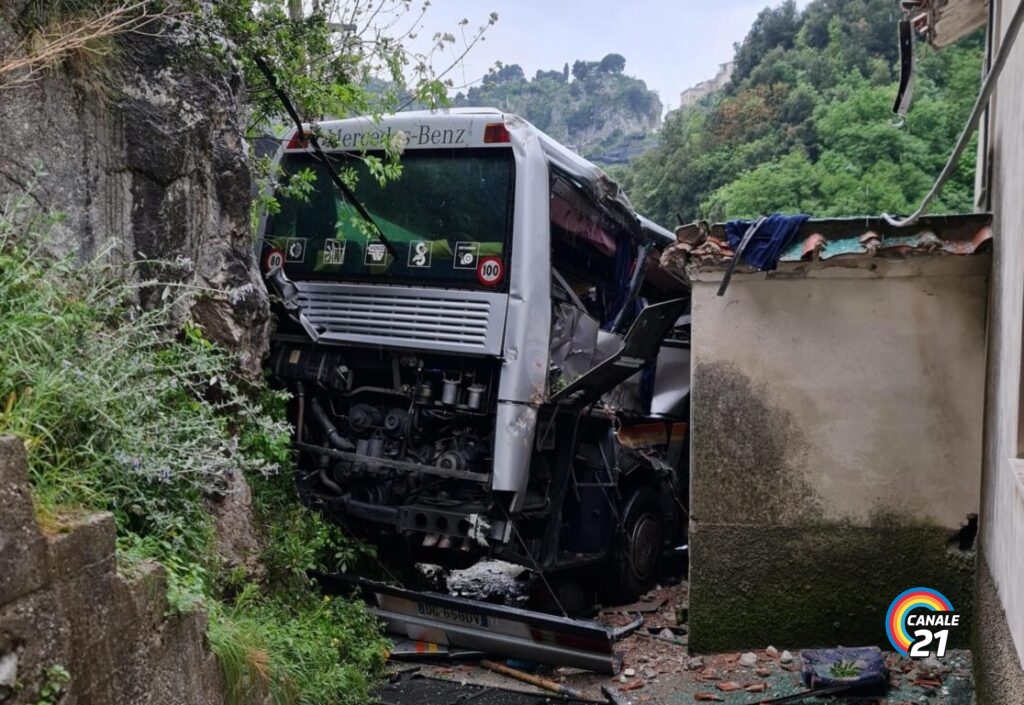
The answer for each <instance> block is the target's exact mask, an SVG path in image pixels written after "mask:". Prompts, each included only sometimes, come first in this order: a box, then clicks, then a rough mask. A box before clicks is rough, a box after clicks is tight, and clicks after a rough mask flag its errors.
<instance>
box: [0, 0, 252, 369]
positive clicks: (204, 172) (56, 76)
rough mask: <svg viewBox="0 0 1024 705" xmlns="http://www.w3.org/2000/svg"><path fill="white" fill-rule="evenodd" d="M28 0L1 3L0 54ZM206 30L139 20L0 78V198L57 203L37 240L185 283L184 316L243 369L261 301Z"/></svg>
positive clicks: (237, 166) (18, 37) (224, 93)
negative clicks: (13, 77) (93, 45)
mask: <svg viewBox="0 0 1024 705" xmlns="http://www.w3.org/2000/svg"><path fill="white" fill-rule="evenodd" d="M29 6H30V3H29V2H28V0H4V2H3V3H2V4H0V56H9V55H10V54H11V53H12V52H17V47H19V46H20V44H21V43H22V41H23V39H24V34H23V31H22V30H21V29H20V25H21V23H22V21H23V13H24V12H25V10H26V8H27V7H29ZM212 41H214V40H211V39H205V38H200V37H197V36H194V35H191V34H188V33H186V32H185V31H183V30H182V29H180V28H176V27H173V26H169V25H168V26H162V27H160V28H159V33H156V29H155V28H148V29H147V33H146V34H145V35H142V34H136V35H132V34H128V35H122V36H120V37H118V38H117V39H115V40H113V41H111V42H109V43H108V46H107V48H108V49H109V51H108V52H107V53H106V54H105V55H99V56H98V55H95V54H91V53H83V54H81V55H73V56H71V57H70V58H69V59H67V60H65V61H63V62H62V63H61V64H59V65H58V66H56V67H54V68H53V69H51V70H48V71H46V72H45V73H43V74H41V75H40V76H39V77H38V78H36V79H35V80H33V81H31V82H28V83H25V84H23V85H18V86H15V87H9V86H5V85H3V84H0V129H2V133H3V135H4V138H3V139H2V140H0V199H2V198H3V197H10V196H18V195H19V194H25V193H26V192H28V191H31V193H32V198H33V199H34V200H35V201H36V204H37V205H38V206H39V207H40V208H41V209H42V210H45V211H56V212H60V213H63V214H65V216H66V218H65V219H64V221H63V222H62V223H61V224H60V225H59V226H58V227H57V229H56V230H55V236H54V241H53V242H51V243H50V247H51V249H53V250H55V251H56V252H58V253H63V254H67V255H73V256H75V257H78V258H80V259H91V258H95V257H104V258H108V259H110V260H111V261H113V262H117V263H138V264H137V265H136V271H137V273H138V276H140V277H142V278H146V279H148V278H151V277H152V278H158V279H160V280H161V282H169V283H172V284H181V285H186V286H188V287H195V291H196V294H195V295H194V296H193V297H192V299H191V303H190V305H189V309H190V313H191V316H192V318H193V320H194V321H195V322H197V323H198V324H199V325H201V326H202V327H203V329H204V331H205V334H206V335H207V336H208V337H209V338H211V339H213V340H215V341H216V342H219V343H221V344H223V345H225V346H226V347H228V348H230V349H233V350H237V351H238V352H239V353H240V354H241V359H242V367H243V369H245V370H246V371H247V372H249V373H251V374H256V373H257V372H258V370H259V362H260V356H261V355H262V353H263V351H264V349H265V345H266V342H265V341H266V332H267V321H268V312H267V311H268V309H267V296H266V292H265V290H264V288H263V286H262V283H261V281H260V278H259V276H258V272H257V269H256V267H255V263H254V257H253V253H252V246H251V241H250V235H249V185H250V176H249V168H248V158H247V154H246V149H245V143H244V141H243V134H242V124H241V122H240V119H239V115H240V109H239V99H240V95H241V90H242V86H241V81H240V78H239V75H238V73H237V71H234V70H233V69H232V67H231V66H230V65H228V64H227V63H226V60H222V59H219V58H216V57H215V56H214V52H212V51H211V50H210V47H209V46H204V43H208V42H212ZM152 260H161V261H164V262H167V263H168V264H166V265H156V264H152V263H148V262H150V261H152ZM160 291H162V287H155V288H154V289H153V292H154V293H155V294H159V292H160Z"/></svg>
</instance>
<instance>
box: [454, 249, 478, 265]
mask: <svg viewBox="0 0 1024 705" xmlns="http://www.w3.org/2000/svg"><path fill="white" fill-rule="evenodd" d="M478 259H480V243H479V242H456V243H455V259H454V260H453V261H452V266H453V267H455V269H476V263H477V260H478Z"/></svg>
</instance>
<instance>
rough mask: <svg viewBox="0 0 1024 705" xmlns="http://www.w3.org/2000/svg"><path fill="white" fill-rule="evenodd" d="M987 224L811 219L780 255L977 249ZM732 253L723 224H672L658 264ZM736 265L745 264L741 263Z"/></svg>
mask: <svg viewBox="0 0 1024 705" xmlns="http://www.w3.org/2000/svg"><path fill="white" fill-rule="evenodd" d="M991 224H992V215H991V214H990V213H970V214H958V215H935V216H925V217H922V218H921V219H920V220H918V221H917V223H915V224H914V225H913V226H910V227H906V228H894V227H893V226H891V225H889V223H888V222H887V221H886V220H885V219H884V218H882V217H881V216H861V217H852V218H823V219H811V220H808V221H807V222H806V223H804V224H803V226H801V228H800V231H799V234H798V236H797V238H796V241H795V242H794V243H793V244H792V245H790V246H789V247H788V248H787V249H786V250H785V252H783V255H782V257H781V258H780V260H779V261H780V262H817V261H822V260H830V259H833V258H837V257H842V258H854V257H882V258H887V259H908V258H911V257H917V256H924V255H932V256H935V255H939V256H941V255H973V254H980V253H983V252H987V251H989V250H990V249H991V239H992V228H991ZM733 258H734V252H733V250H732V249H731V248H730V247H729V245H728V242H727V241H726V236H725V224H724V223H717V224H714V225H711V224H709V223H707V222H704V221H698V222H696V223H690V224H688V225H681V226H679V227H678V228H676V242H675V244H673V245H672V246H671V247H669V248H668V249H667V250H666V251H665V253H664V255H663V256H662V266H664V267H666V268H667V269H669V270H672V269H675V270H677V271H678V270H683V269H692V268H697V269H718V268H722V267H726V266H728V265H729V264H730V263H731V262H732V260H733ZM740 269H745V267H743V265H742V264H741V266H740Z"/></svg>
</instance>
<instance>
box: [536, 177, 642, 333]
mask: <svg viewBox="0 0 1024 705" xmlns="http://www.w3.org/2000/svg"><path fill="white" fill-rule="evenodd" d="M550 209H551V264H552V267H554V268H555V269H557V270H558V272H559V273H560V276H561V278H562V279H564V280H565V282H566V283H567V284H568V285H569V287H570V288H571V289H572V291H573V293H574V294H575V295H576V297H577V298H578V299H579V301H581V302H582V303H583V305H584V306H585V307H586V311H587V313H589V314H590V315H591V316H592V317H593V318H594V319H595V320H597V321H598V323H599V324H600V326H601V328H604V329H606V330H607V329H608V328H609V327H610V326H611V324H612V322H613V321H614V320H615V316H616V314H617V313H618V312H619V309H620V308H622V306H623V304H624V303H625V299H626V297H627V294H628V287H629V278H630V274H631V272H632V268H633V267H634V266H636V256H637V247H636V245H635V244H634V243H633V241H632V239H631V238H630V237H629V236H628V235H627V234H626V233H623V232H622V231H621V230H620V229H619V228H618V226H617V225H616V224H615V223H614V222H612V221H611V220H610V219H609V218H605V217H602V215H601V213H600V211H599V210H598V209H597V208H595V207H593V206H588V205H587V203H586V201H585V200H584V197H583V196H582V195H580V194H579V193H578V192H576V191H575V190H573V189H572V188H571V187H569V186H567V185H566V184H565V182H564V181H562V180H560V179H556V180H555V185H554V187H553V188H552V191H551V203H550Z"/></svg>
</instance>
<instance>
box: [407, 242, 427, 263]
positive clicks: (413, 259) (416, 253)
mask: <svg viewBox="0 0 1024 705" xmlns="http://www.w3.org/2000/svg"><path fill="white" fill-rule="evenodd" d="M430 255H431V252H430V243H429V242H427V241H426V240H413V241H412V242H410V243H409V266H410V267H417V268H419V269H429V268H430Z"/></svg>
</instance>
